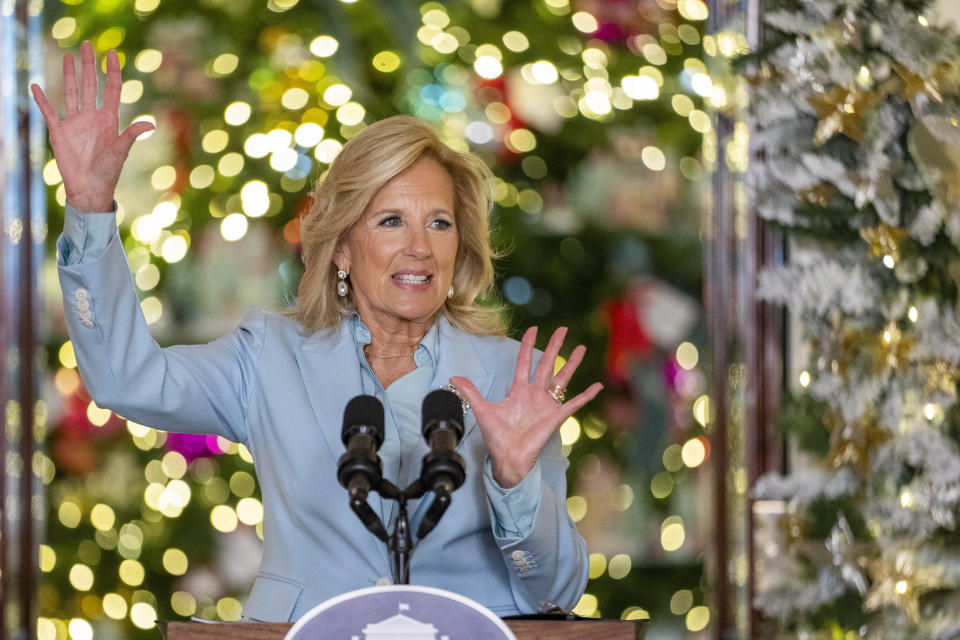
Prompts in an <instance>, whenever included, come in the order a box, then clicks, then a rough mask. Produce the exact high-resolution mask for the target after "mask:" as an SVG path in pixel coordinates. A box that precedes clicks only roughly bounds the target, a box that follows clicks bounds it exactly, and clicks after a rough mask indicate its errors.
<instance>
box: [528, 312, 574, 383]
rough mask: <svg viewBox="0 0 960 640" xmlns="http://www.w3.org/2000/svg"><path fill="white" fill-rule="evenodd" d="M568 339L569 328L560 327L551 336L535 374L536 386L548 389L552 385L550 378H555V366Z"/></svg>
mask: <svg viewBox="0 0 960 640" xmlns="http://www.w3.org/2000/svg"><path fill="white" fill-rule="evenodd" d="M566 337H567V328H566V327H560V328H559V329H557V330H556V331H554V332H553V335H552V336H550V342H548V343H547V348H546V349H544V350H543V357H542V358H540V362H539V363H538V364H537V372H536V374H534V379H533V384H534V386H537V387H541V388H543V389H546V388H547V385H548V384H550V378H551V377H553V369H554V365H555V364H556V362H557V356H558V355H560V347H562V346H563V339H564V338H566Z"/></svg>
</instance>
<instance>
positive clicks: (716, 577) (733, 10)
mask: <svg viewBox="0 0 960 640" xmlns="http://www.w3.org/2000/svg"><path fill="white" fill-rule="evenodd" d="M762 2H763V0H745V1H744V2H736V3H733V2H729V1H728V0H713V2H711V3H710V24H709V27H708V31H709V32H710V33H712V34H717V33H720V32H727V34H728V35H729V34H730V33H731V32H734V30H738V31H737V32H736V33H735V34H734V35H739V36H742V37H745V38H746V40H747V42H748V45H749V48H750V49H751V50H756V49H757V47H758V44H759V42H760V38H761V36H762V33H761V24H762V23H761V14H762V9H763V6H762ZM714 122H715V133H716V150H717V157H716V169H715V171H714V174H713V211H712V215H711V218H710V221H709V224H708V233H707V234H705V235H706V243H707V274H706V275H707V279H706V287H707V291H706V300H707V308H708V326H709V332H710V350H711V358H712V361H711V375H710V401H711V405H712V406H711V419H712V432H711V458H712V461H713V472H714V488H713V490H714V496H713V498H714V505H715V510H716V511H715V536H714V540H715V543H714V550H713V551H714V558H713V562H712V563H711V564H712V567H711V569H712V580H713V630H714V633H713V636H714V637H715V638H717V639H724V640H725V639H728V638H758V637H759V636H758V635H757V634H758V632H759V628H758V623H759V618H758V617H757V615H756V612H755V611H754V610H753V607H752V601H753V589H754V577H755V576H754V558H753V515H752V500H751V499H750V493H749V492H750V489H751V488H752V487H753V485H754V482H755V481H756V479H757V478H758V477H759V476H760V475H762V474H764V473H766V472H768V471H770V470H774V469H778V468H780V466H781V464H782V456H783V453H782V452H783V447H782V439H781V438H780V437H778V436H777V435H776V433H775V431H774V429H773V424H772V418H773V415H774V413H775V411H776V409H777V407H778V406H779V402H780V393H781V389H782V388H783V364H782V362H783V357H784V344H785V341H784V322H783V315H782V312H781V311H779V310H777V309H776V308H775V307H773V306H771V305H768V304H766V303H762V302H759V301H758V300H757V299H756V288H757V274H758V273H759V272H760V271H762V270H763V269H764V268H766V267H768V266H771V265H774V264H778V263H780V262H781V261H782V260H783V241H782V239H781V238H780V237H779V236H778V234H776V233H775V232H773V231H772V230H771V229H770V228H769V227H767V226H766V225H765V224H764V222H763V221H762V220H761V219H760V218H759V217H758V216H757V214H756V211H755V210H754V208H753V207H752V206H751V203H750V201H749V195H748V194H749V191H750V189H749V186H750V181H751V179H752V174H751V173H750V170H749V169H748V172H747V174H746V175H744V174H743V173H742V171H738V170H735V169H734V168H732V166H731V165H733V166H736V165H737V162H736V158H730V157H728V152H729V148H728V145H730V144H731V143H734V142H735V140H736V131H737V127H738V125H739V126H740V127H742V126H743V125H742V124H741V123H746V124H747V125H748V128H749V129H751V130H752V127H750V126H749V125H750V122H749V118H748V111H747V105H736V107H735V108H731V109H728V110H725V111H723V112H721V113H718V114H716V118H715V120H714ZM741 152H742V150H737V151H736V153H741ZM731 160H732V162H731ZM749 160H750V166H751V167H753V166H755V165H756V163H757V162H760V161H762V158H755V157H750V159H749ZM744 573H745V575H744Z"/></svg>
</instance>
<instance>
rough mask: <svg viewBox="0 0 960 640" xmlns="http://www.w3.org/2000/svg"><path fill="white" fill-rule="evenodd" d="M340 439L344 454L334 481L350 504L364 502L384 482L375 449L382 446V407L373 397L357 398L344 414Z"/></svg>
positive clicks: (351, 401) (349, 404) (348, 405)
mask: <svg viewBox="0 0 960 640" xmlns="http://www.w3.org/2000/svg"><path fill="white" fill-rule="evenodd" d="M341 439H342V440H343V444H344V446H346V448H347V452H346V453H344V454H343V455H342V456H340V461H339V462H338V463H337V480H339V481H340V484H341V485H343V486H344V487H345V488H346V489H347V492H348V493H349V494H350V502H351V504H354V503H359V502H364V501H366V499H367V494H368V493H369V492H370V490H371V489H375V488H376V487H377V485H378V484H379V483H380V480H381V479H382V478H383V471H382V469H381V468H380V457H379V456H377V449H379V448H380V445H381V444H383V405H382V404H380V401H379V400H377V399H376V398H374V397H373V396H357V397H355V398H353V399H352V400H350V402H348V403H347V406H346V408H345V409H344V410H343V432H342V436H341Z"/></svg>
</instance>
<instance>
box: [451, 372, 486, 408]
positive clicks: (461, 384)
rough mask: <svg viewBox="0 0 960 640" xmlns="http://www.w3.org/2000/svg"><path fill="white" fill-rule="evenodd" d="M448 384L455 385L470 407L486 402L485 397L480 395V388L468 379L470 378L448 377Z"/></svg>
mask: <svg viewBox="0 0 960 640" xmlns="http://www.w3.org/2000/svg"><path fill="white" fill-rule="evenodd" d="M450 384H452V385H453V386H454V387H456V389H457V391H459V392H460V393H461V394H462V395H463V397H464V398H466V399H467V402H469V403H470V406H471V407H479V406H481V405H485V404H487V400H486V398H484V397H483V395H481V393H480V390H479V389H477V387H476V385H475V384H473V382H471V381H470V378H464V377H462V376H454V377H452V378H450Z"/></svg>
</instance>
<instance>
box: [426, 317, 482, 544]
mask: <svg viewBox="0 0 960 640" xmlns="http://www.w3.org/2000/svg"><path fill="white" fill-rule="evenodd" d="M437 322H438V324H439V328H440V340H439V347H438V352H439V356H440V357H439V359H438V361H437V370H436V372H435V373H434V376H433V381H432V382H431V383H430V390H431V391H433V390H434V389H439V388H440V387H442V386H444V385H448V384H450V378H451V377H453V376H462V377H464V378H468V379H469V380H470V381H471V382H473V384H474V385H475V386H476V387H477V389H478V390H479V391H480V394H481V395H482V396H484V397H488V396H489V393H490V387H491V386H492V385H493V379H494V375H493V374H492V373H490V372H488V371H487V370H486V369H485V368H484V366H483V360H482V359H481V358H480V355H479V354H478V353H477V350H476V346H475V345H474V342H473V341H474V340H475V338H474V337H473V336H471V335H470V334H467V333H464V332H462V331H458V330H457V329H455V328H453V326H452V325H451V324H450V322H449V321H448V320H447V319H446V318H445V317H444V316H440V319H439V320H438V321H437ZM476 429H477V421H476V419H475V418H474V417H473V411H469V410H468V411H467V412H466V414H465V415H464V416H463V431H464V433H463V438H462V439H461V440H460V444H459V446H458V447H457V448H458V449H461V448H462V447H463V446H464V443H465V442H466V441H467V438H468V437H470V436H471V435H472V434H473V432H474V431H475V430H476ZM429 452H430V448H429V447H428V446H427V442H426V441H425V440H424V439H423V438H422V437H421V438H420V442H419V443H418V444H417V448H416V450H415V451H414V454H413V464H415V465H419V464H420V461H421V460H423V456H425V455H427V453H429ZM467 473H468V474H469V473H483V469H467ZM455 495H456V494H455ZM432 503H433V494H431V493H428V494H427V495H425V496H424V497H423V498H421V499H420V500H419V502H418V504H417V505H416V506H415V507H414V509H413V512H412V513H411V515H410V523H411V529H413V531H414V532H416V528H417V526H418V525H419V522H420V520H421V519H422V518H423V515H424V513H425V511H426V509H427V508H428V507H429V505H430V504H432Z"/></svg>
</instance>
